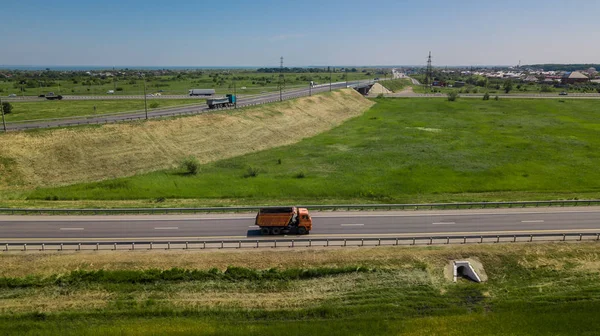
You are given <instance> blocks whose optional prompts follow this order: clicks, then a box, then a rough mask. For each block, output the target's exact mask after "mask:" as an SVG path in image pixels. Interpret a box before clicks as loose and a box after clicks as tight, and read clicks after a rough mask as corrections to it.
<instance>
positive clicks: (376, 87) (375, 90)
mask: <svg viewBox="0 0 600 336" xmlns="http://www.w3.org/2000/svg"><path fill="white" fill-rule="evenodd" d="M386 93H392V91H390V90H388V89H386V88H385V87H384V86H383V85H381V84H379V83H375V84H373V86H372V87H371V89H370V90H369V92H368V93H367V95H368V96H377V95H380V94H386Z"/></svg>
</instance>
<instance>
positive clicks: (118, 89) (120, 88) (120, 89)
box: [115, 87, 123, 91]
mask: <svg viewBox="0 0 600 336" xmlns="http://www.w3.org/2000/svg"><path fill="white" fill-rule="evenodd" d="M115 91H123V88H122V87H118V88H116V89H115Z"/></svg>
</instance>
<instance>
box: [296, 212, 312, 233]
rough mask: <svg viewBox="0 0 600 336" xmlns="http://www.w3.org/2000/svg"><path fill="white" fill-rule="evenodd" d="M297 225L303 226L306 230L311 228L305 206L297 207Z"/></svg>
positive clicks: (310, 220)
mask: <svg viewBox="0 0 600 336" xmlns="http://www.w3.org/2000/svg"><path fill="white" fill-rule="evenodd" d="M298 227H299V228H300V227H304V228H305V230H306V232H309V231H310V230H312V218H310V214H309V213H308V209H306V208H300V209H298Z"/></svg>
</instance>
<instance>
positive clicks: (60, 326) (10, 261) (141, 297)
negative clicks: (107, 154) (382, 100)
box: [0, 243, 600, 335]
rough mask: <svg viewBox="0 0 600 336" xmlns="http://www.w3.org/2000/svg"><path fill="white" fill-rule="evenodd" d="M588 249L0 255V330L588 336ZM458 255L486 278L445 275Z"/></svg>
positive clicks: (592, 264)
mask: <svg viewBox="0 0 600 336" xmlns="http://www.w3.org/2000/svg"><path fill="white" fill-rule="evenodd" d="M597 245H598V244H596V243H582V244H560V243H555V244H531V245H526V244H514V245H510V248H507V246H506V245H503V244H499V245H478V246H452V247H413V248H401V247H400V248H365V249H362V248H361V249H348V250H301V251H290V250H287V251H283V250H281V251H279V250H278V251H255V250H254V251H252V250H251V251H244V252H243V253H239V252H238V251H230V252H226V251H219V252H193V251H186V253H183V252H176V251H172V253H166V252H164V251H162V252H160V251H153V252H108V253H99V254H98V253H87V252H82V253H78V254H72V255H69V254H42V253H39V254H38V253H36V254H11V255H6V254H3V255H1V256H0V261H2V262H3V265H5V266H4V267H3V275H2V277H0V297H1V298H2V300H0V332H1V333H2V334H3V335H37V334H44V335H104V334H111V335H112V334H119V335H145V334H155V335H199V334H201V335H281V334H286V335H315V334H319V335H321V334H322V335H390V334H407V335H465V334H475V333H476V334H482V335H597V334H598V333H599V332H600V319H599V318H598V317H599V316H600V315H599V314H600V313H599V312H600V285H599V284H598V281H597V279H598V272H599V271H600V269H599V264H598V262H596V260H598V258H599V257H600V255H599V252H598V246H597ZM275 254H276V256H277V258H274V257H275ZM465 257H471V258H477V259H479V260H480V261H481V262H482V264H483V265H484V268H485V271H486V273H487V275H488V277H489V280H488V281H487V282H485V283H481V284H475V283H472V282H470V281H467V280H464V279H460V280H459V281H458V282H457V283H453V282H452V281H451V280H449V279H448V278H447V277H446V276H445V275H444V274H445V273H444V267H445V266H446V265H447V263H448V261H449V260H452V259H456V258H465ZM244 263H247V264H251V265H254V267H255V268H240V266H237V265H238V264H244ZM23 264H27V266H24V265H23ZM232 264H234V265H233V266H232ZM133 265H135V266H133ZM168 265H173V266H168ZM183 265H186V266H183ZM227 265H230V266H227ZM298 265H300V266H298ZM182 266H183V267H184V268H185V270H184V268H181V267H182ZM172 267H179V268H172ZM208 267H214V269H212V270H209V268H208ZM361 267H362V268H361Z"/></svg>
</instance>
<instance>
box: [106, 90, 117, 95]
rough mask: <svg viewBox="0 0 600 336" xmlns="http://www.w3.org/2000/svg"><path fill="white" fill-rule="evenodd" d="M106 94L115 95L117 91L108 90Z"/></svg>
mask: <svg viewBox="0 0 600 336" xmlns="http://www.w3.org/2000/svg"><path fill="white" fill-rule="evenodd" d="M106 94H115V90H108V91H106Z"/></svg>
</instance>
